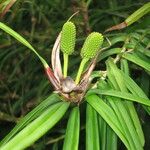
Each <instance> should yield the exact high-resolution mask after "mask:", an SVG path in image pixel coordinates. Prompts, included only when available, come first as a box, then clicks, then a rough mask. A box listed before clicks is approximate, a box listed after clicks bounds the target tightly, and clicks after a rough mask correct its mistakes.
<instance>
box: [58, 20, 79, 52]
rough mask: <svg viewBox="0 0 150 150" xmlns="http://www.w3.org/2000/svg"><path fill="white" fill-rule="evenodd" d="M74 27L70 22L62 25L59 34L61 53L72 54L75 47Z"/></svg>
mask: <svg viewBox="0 0 150 150" xmlns="http://www.w3.org/2000/svg"><path fill="white" fill-rule="evenodd" d="M75 38H76V27H75V25H74V24H73V23H72V22H66V23H65V24H64V25H63V28H62V33H61V43H60V46H61V51H62V52H63V53H65V54H68V55H70V54H72V53H73V51H74V47H75Z"/></svg>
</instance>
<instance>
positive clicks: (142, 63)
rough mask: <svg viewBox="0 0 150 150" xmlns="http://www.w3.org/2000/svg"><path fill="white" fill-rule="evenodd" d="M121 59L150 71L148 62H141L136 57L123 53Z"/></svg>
mask: <svg viewBox="0 0 150 150" xmlns="http://www.w3.org/2000/svg"><path fill="white" fill-rule="evenodd" d="M122 57H123V58H125V59H127V60H129V61H131V62H133V63H135V64H137V65H139V66H141V67H142V68H144V69H146V70H148V71H150V62H146V61H144V60H142V59H141V58H139V57H138V56H137V55H134V54H129V53H124V54H123V56H122Z"/></svg>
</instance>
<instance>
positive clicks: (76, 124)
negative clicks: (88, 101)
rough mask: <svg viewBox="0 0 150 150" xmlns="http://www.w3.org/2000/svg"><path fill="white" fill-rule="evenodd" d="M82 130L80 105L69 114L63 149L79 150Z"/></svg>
mask: <svg viewBox="0 0 150 150" xmlns="http://www.w3.org/2000/svg"><path fill="white" fill-rule="evenodd" d="M79 132H80V112H79V107H78V106H77V107H74V108H73V109H72V111H71V114H70V116H69V120H68V124H67V129H66V135H65V140H64V145H63V150H78V145H79Z"/></svg>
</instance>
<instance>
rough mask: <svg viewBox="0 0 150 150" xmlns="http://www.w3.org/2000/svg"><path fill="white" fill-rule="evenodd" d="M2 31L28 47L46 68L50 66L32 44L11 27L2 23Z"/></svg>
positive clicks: (0, 25) (0, 23)
mask: <svg viewBox="0 0 150 150" xmlns="http://www.w3.org/2000/svg"><path fill="white" fill-rule="evenodd" d="M0 29H2V30H3V31H5V32H6V33H8V34H9V35H11V36H12V37H14V38H15V39H16V40H18V41H19V42H20V43H22V44H23V45H25V46H26V47H28V48H29V49H30V50H31V51H33V52H34V53H35V54H36V55H37V56H38V58H39V59H40V60H41V62H42V64H43V65H44V67H47V66H48V64H47V63H46V61H45V60H44V59H43V58H42V57H41V56H40V55H39V54H38V52H37V51H36V50H35V49H34V48H33V47H32V46H31V44H30V43H29V42H27V40H25V39H24V38H23V37H22V36H21V35H19V34H18V33H17V32H15V31H14V30H12V29H11V28H10V27H8V26H7V25H5V24H4V23H2V22H0Z"/></svg>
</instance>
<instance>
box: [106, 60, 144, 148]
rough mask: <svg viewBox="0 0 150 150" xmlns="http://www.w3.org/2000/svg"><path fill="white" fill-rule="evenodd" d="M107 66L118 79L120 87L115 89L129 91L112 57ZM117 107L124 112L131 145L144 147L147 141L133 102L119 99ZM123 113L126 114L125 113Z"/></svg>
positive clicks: (115, 78) (116, 79)
mask: <svg viewBox="0 0 150 150" xmlns="http://www.w3.org/2000/svg"><path fill="white" fill-rule="evenodd" d="M107 67H108V71H109V73H111V74H112V75H111V76H112V77H113V78H114V80H115V81H116V83H115V85H114V86H116V84H117V85H118V87H117V88H115V89H116V90H119V91H120V90H121V91H122V92H127V91H128V90H127V87H126V85H125V83H124V82H125V80H124V78H123V76H122V75H121V73H120V70H119V69H118V68H117V66H116V64H114V62H113V60H112V59H109V60H108V61H107ZM108 77H110V75H109V74H108ZM112 77H111V78H112ZM117 107H118V108H119V110H120V113H121V114H122V117H123V118H124V120H125V124H126V126H127V129H128V131H129V134H128V135H130V137H131V140H130V142H131V144H130V145H135V147H136V148H139V149H142V146H144V142H145V141H144V135H143V131H142V128H141V125H140V121H139V119H138V116H137V113H136V111H135V108H134V105H133V103H131V102H128V101H122V102H119V101H118V103H117ZM127 112H128V113H127ZM121 114H120V115H121ZM123 114H126V115H123ZM133 116H134V117H133ZM127 122H129V123H127ZM130 129H132V130H130ZM137 131H138V132H137ZM140 143H141V144H140Z"/></svg>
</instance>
